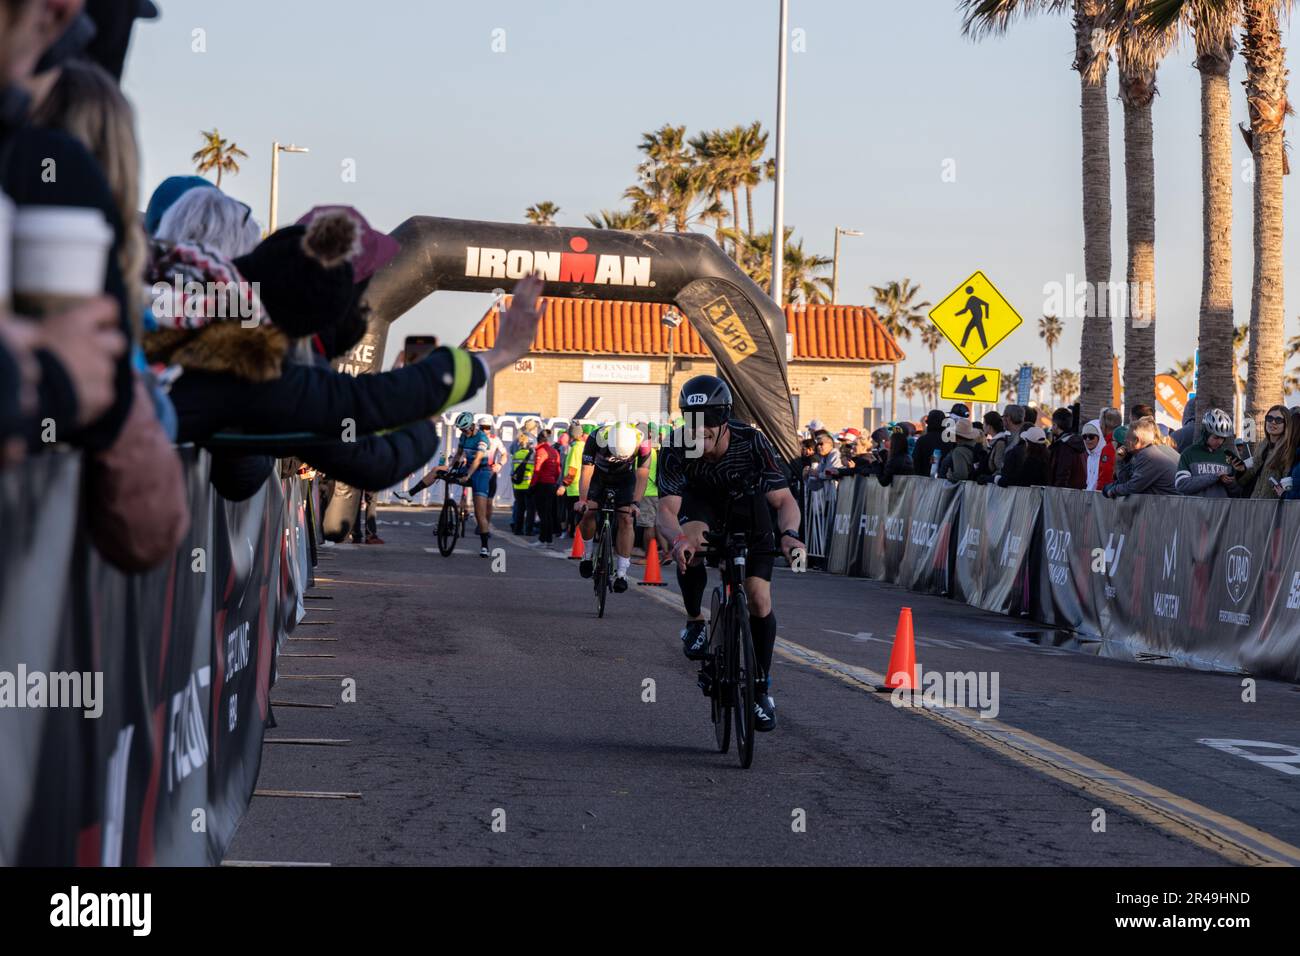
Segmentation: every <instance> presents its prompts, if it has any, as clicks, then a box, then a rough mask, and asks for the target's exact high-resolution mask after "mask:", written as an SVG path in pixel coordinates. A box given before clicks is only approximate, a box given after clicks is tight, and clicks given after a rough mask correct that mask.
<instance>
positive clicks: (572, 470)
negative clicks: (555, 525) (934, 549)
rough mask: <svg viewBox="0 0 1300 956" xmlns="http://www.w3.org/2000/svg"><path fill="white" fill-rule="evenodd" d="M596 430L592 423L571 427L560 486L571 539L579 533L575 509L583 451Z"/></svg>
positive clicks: (565, 525) (576, 423) (577, 499)
mask: <svg viewBox="0 0 1300 956" xmlns="http://www.w3.org/2000/svg"><path fill="white" fill-rule="evenodd" d="M594 430H595V426H594V425H592V424H591V423H590V422H577V421H575V422H574V423H573V424H572V425H570V426H569V456H568V457H567V458H565V459H564V474H563V475H561V476H560V484H562V485H564V504H565V509H564V510H565V515H564V527H565V528H567V529H568V531H569V537H573V535H574V534H576V533H577V532H575V531H574V528H575V527H576V526H577V524H578V515H577V513H576V512H575V510H574V509H576V508H577V506H578V502H579V500H580V499H579V498H578V482H579V479H580V478H581V477H582V450H583V448H585V447H586V444H587V436H588V435H590V434H591V433H592V431H594Z"/></svg>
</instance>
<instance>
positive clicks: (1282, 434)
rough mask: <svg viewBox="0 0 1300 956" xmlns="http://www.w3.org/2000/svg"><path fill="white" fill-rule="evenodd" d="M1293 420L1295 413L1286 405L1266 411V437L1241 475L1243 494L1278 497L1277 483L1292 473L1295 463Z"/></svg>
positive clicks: (1249, 458)
mask: <svg viewBox="0 0 1300 956" xmlns="http://www.w3.org/2000/svg"><path fill="white" fill-rule="evenodd" d="M1290 422H1291V412H1290V411H1289V410H1288V409H1287V407H1286V406H1285V405H1274V406H1273V407H1272V408H1270V409H1269V410H1268V411H1267V412H1265V413H1264V440H1263V441H1262V442H1259V443H1258V444H1256V445H1255V450H1254V452H1253V453H1252V454H1251V455H1250V456H1249V457H1248V458H1247V459H1246V460H1245V461H1244V462H1243V465H1244V466H1245V467H1244V469H1243V470H1242V471H1240V472H1239V473H1238V474H1237V483H1238V484H1240V485H1241V488H1242V495H1243V496H1247V497H1250V498H1266V499H1273V498H1276V497H1277V493H1276V492H1275V491H1274V490H1273V483H1274V482H1277V481H1281V480H1282V479H1283V478H1285V477H1286V476H1287V475H1289V474H1290V473H1291V466H1292V465H1294V464H1295V462H1294V460H1293V455H1294V452H1293V451H1292V446H1293V444H1294V442H1293V440H1292V436H1291V434H1290Z"/></svg>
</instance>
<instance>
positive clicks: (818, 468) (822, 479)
mask: <svg viewBox="0 0 1300 956" xmlns="http://www.w3.org/2000/svg"><path fill="white" fill-rule="evenodd" d="M813 440H814V442H815V443H816V453H815V454H814V455H813V457H812V460H811V461H810V462H809V463H808V464H807V465H806V466H804V470H803V477H804V487H805V489H807V490H808V491H810V492H816V491H821V489H822V486H823V485H825V484H826V482H827V481H829V480H830V476H829V475H827V472H828V471H831V472H833V471H835V470H836V469H837V468H839V467H840V451H839V449H838V448H836V447H835V437H834V436H833V435H831V433H830V432H825V431H823V432H818V433H817V435H816V436H815V437H814V439H813Z"/></svg>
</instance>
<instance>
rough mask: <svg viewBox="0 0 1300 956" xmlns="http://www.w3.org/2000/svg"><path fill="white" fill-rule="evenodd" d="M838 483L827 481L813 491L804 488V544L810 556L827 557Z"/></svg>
mask: <svg viewBox="0 0 1300 956" xmlns="http://www.w3.org/2000/svg"><path fill="white" fill-rule="evenodd" d="M836 494H837V489H836V484H835V482H833V481H827V482H825V483H823V484H822V486H821V487H820V488H818V489H817V490H815V491H813V490H810V489H808V488H806V487H805V488H804V493H803V525H804V544H805V545H806V546H807V548H808V557H810V558H825V557H826V555H827V552H828V550H829V548H830V537H831V526H832V524H833V522H834V520H835V501H836Z"/></svg>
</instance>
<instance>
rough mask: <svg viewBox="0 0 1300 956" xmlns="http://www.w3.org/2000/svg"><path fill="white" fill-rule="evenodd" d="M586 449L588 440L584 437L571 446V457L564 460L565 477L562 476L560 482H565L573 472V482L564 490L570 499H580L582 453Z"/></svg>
mask: <svg viewBox="0 0 1300 956" xmlns="http://www.w3.org/2000/svg"><path fill="white" fill-rule="evenodd" d="M586 447H587V439H586V436H583V437H582V438H580V439H578V440H577V441H575V442H574V443H573V444H572V445H570V446H569V457H568V458H566V459H565V460H564V475H561V476H560V480H561V481H563V480H564V477H565V475H567V474H568V473H569V472H570V471H572V472H573V481H572V482H571V483H570V484H569V486H568V487H567V488H565V489H564V493H565V495H566V496H567V497H569V498H576V497H578V489H579V488H580V487H581V486H582V452H583V449H585V448H586Z"/></svg>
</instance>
